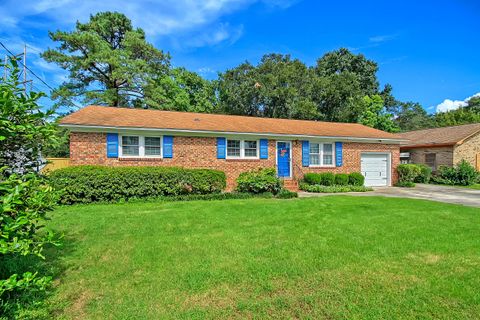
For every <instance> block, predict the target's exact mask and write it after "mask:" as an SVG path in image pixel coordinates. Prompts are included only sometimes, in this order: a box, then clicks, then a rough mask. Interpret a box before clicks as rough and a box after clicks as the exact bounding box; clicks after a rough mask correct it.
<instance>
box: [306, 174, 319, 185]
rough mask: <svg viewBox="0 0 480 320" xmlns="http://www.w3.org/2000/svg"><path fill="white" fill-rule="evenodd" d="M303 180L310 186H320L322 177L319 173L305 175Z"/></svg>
mask: <svg viewBox="0 0 480 320" xmlns="http://www.w3.org/2000/svg"><path fill="white" fill-rule="evenodd" d="M303 180H304V181H305V183H308V184H320V182H321V177H320V174H318V173H305V175H304V176H303Z"/></svg>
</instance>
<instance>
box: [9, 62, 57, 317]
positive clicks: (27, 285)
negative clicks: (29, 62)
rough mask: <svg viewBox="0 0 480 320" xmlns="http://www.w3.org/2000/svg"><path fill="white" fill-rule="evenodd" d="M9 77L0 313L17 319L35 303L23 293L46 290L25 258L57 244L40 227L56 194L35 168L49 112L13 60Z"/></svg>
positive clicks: (50, 131) (49, 134)
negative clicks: (23, 82) (26, 87)
mask: <svg viewBox="0 0 480 320" xmlns="http://www.w3.org/2000/svg"><path fill="white" fill-rule="evenodd" d="M8 67H9V68H10V70H11V72H10V74H9V78H8V79H7V80H6V81H4V82H1V83H0V123H1V126H0V167H1V169H0V301H2V303H0V314H2V316H5V318H9V319H10V318H11V319H13V318H16V309H17V308H23V307H24V305H25V304H28V303H35V301H34V299H33V298H32V297H29V298H26V299H25V300H24V301H21V302H20V301H19V296H20V294H21V293H22V292H34V291H38V290H44V289H45V287H46V286H47V285H48V283H49V282H50V280H51V278H50V277H48V276H42V275H40V274H39V271H38V270H35V266H34V265H32V264H31V262H32V260H29V263H26V262H25V261H23V262H22V258H25V257H39V258H44V255H43V248H44V246H45V245H46V244H48V243H52V244H57V242H56V240H55V239H54V234H53V233H52V232H50V231H48V230H46V229H45V228H44V225H45V220H46V219H45V214H46V213H47V212H48V211H50V210H52V208H53V206H54V205H55V203H56V201H57V194H56V192H53V190H52V188H51V187H50V186H48V184H47V183H46V182H45V180H43V179H42V178H41V177H39V176H38V175H37V173H36V172H35V170H34V169H35V167H36V165H37V164H38V161H39V155H40V153H41V152H42V150H43V148H44V145H45V144H48V143H54V142H55V141H56V138H55V130H54V125H53V124H52V123H50V122H49V121H48V119H49V118H50V117H51V116H52V115H53V112H54V111H53V110H48V111H42V108H40V106H39V105H38V104H37V101H38V99H39V98H40V97H41V96H42V95H43V94H41V93H36V92H30V93H29V94H27V93H26V92H24V91H23V88H22V87H21V84H20V81H19V80H18V79H19V69H18V65H17V62H16V61H15V60H11V61H10V65H9V66H8Z"/></svg>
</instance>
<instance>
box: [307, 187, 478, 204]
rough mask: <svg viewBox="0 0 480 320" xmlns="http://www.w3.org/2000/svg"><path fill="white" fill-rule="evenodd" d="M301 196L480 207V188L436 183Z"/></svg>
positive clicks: (308, 193)
mask: <svg viewBox="0 0 480 320" xmlns="http://www.w3.org/2000/svg"><path fill="white" fill-rule="evenodd" d="M298 195H299V196H300V197H321V196H331V195H351V196H362V197H369V196H383V197H395V198H414V199H425V200H431V201H439V202H446V203H454V204H463V205H465V206H470V207H479V208H480V190H473V189H468V188H460V187H448V186H439V185H434V184H417V186H416V187H415V188H397V187H376V188H374V191H371V192H346V193H310V192H300V193H299V194H298Z"/></svg>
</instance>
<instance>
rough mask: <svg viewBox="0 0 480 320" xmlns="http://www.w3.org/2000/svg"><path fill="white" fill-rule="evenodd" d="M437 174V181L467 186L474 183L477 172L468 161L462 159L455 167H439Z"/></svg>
mask: <svg viewBox="0 0 480 320" xmlns="http://www.w3.org/2000/svg"><path fill="white" fill-rule="evenodd" d="M437 175H438V176H437V177H436V178H435V181H436V182H437V183H444V184H451V185H461V186H469V185H472V184H475V183H476V181H477V176H478V172H477V171H475V168H474V167H473V166H472V165H471V164H470V163H468V162H467V161H465V160H462V161H461V162H460V163H458V164H457V165H456V166H455V167H445V166H442V167H440V168H439V170H438V174H437Z"/></svg>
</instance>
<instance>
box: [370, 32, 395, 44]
mask: <svg viewBox="0 0 480 320" xmlns="http://www.w3.org/2000/svg"><path fill="white" fill-rule="evenodd" d="M396 37H397V35H396V34H386V35H380V36H374V37H370V38H369V39H368V40H369V41H370V42H373V43H381V42H386V41H390V40H393V39H395V38H396Z"/></svg>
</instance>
